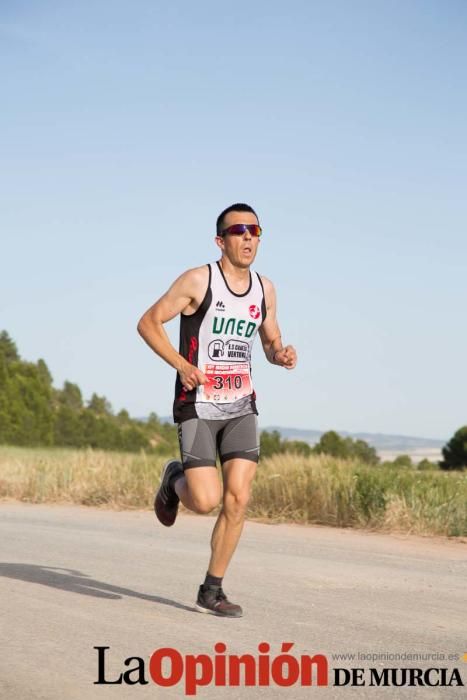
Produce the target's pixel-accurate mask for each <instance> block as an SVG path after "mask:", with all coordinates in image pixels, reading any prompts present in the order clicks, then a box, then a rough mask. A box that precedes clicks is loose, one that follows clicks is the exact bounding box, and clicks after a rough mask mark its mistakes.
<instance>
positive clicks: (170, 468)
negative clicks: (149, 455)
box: [154, 459, 183, 527]
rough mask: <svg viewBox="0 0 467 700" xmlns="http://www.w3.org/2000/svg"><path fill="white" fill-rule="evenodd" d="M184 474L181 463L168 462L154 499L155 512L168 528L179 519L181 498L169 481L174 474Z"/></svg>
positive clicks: (172, 460)
mask: <svg viewBox="0 0 467 700" xmlns="http://www.w3.org/2000/svg"><path fill="white" fill-rule="evenodd" d="M178 473H179V474H183V467H182V464H181V462H178V461H177V460H176V459H171V460H170V462H167V464H166V465H165V467H164V469H163V470H162V474H161V485H160V486H159V490H158V492H157V493H156V498H155V499H154V511H155V513H156V515H157V517H158V519H159V520H160V522H161V523H162V525H165V526H166V527H170V526H171V525H173V524H174V522H175V518H176V517H177V512H178V504H179V502H180V499H179V497H178V496H177V494H176V493H175V491H174V490H173V488H171V486H170V485H169V481H170V479H171V478H172V476H173V475H174V474H178Z"/></svg>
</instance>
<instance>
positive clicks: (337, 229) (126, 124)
mask: <svg viewBox="0 0 467 700" xmlns="http://www.w3.org/2000/svg"><path fill="white" fill-rule="evenodd" d="M466 74H467V4H466V3H465V2H464V1H463V0H448V1H446V2H442V1H441V0H439V1H437V2H433V1H431V0H423V1H422V0H412V1H411V2H409V3H407V2H405V1H402V0H400V1H399V0H393V1H389V0H387V1H382V0H380V1H378V0H377V1H374V0H367V1H358V0H354V1H353V2H347V1H346V0H341V1H338V2H328V1H326V2H325V1H324V0H323V1H321V2H309V1H307V2H305V1H298V0H289V2H276V1H272V2H271V1H268V2H265V1H258V2H254V1H251V0H249V2H244V1H243V0H241V1H238V0H237V1H236V2H235V3H232V2H229V3H224V2H219V0H216V2H214V1H206V0H200V1H198V2H191V1H188V0H185V1H176V0H174V1H169V0H165V1H153V0H151V1H149V0H136V2H122V1H118V0H117V1H115V0H112V1H110V0H103V1H102V2H97V3H96V2H90V1H89V0H81V1H80V2H79V3H70V2H66V3H63V2H59V1H58V0H55V1H53V2H52V1H51V0H44V1H43V2H41V3H28V2H25V1H23V0H17V1H15V2H13V3H2V4H1V8H0V86H1V88H0V89H1V93H0V94H1V109H0V155H1V163H2V167H1V174H0V232H1V268H0V269H1V275H0V329H2V328H4V329H6V330H7V331H8V332H9V333H10V335H11V336H12V337H13V338H14V340H15V341H16V343H17V344H18V347H19V350H20V353H21V355H22V356H23V357H24V358H26V359H29V360H34V361H36V360H37V359H38V358H39V357H42V358H44V359H45V360H46V362H47V364H48V366H49V368H50V370H51V372H52V375H53V377H54V382H55V384H56V385H57V386H60V385H61V384H62V383H63V381H64V380H65V379H68V380H70V381H74V382H76V383H78V384H79V385H80V387H81V388H82V390H83V393H84V395H85V397H86V398H89V397H90V394H91V392H93V391H96V392H97V393H99V394H104V395H105V396H107V397H108V398H109V400H110V401H111V403H112V405H113V407H114V408H115V410H119V409H120V408H123V407H125V408H127V409H128V410H129V411H130V413H131V414H132V415H134V416H144V415H146V414H147V413H149V411H151V410H154V411H156V412H157V413H158V414H159V415H168V414H170V413H171V405H172V397H173V385H174V379H175V375H174V371H173V370H172V369H171V368H170V367H169V366H168V365H166V364H165V363H164V362H163V361H161V360H159V359H158V358H157V357H156V356H155V355H154V354H153V353H152V352H151V350H150V349H149V348H148V347H147V346H146V345H145V344H144V342H143V341H142V340H141V338H140V337H139V336H138V335H137V332H136V324H137V321H138V319H139V317H140V316H141V314H142V313H143V312H144V311H145V310H146V308H147V307H148V306H150V305H151V304H152V303H153V302H154V301H155V300H156V299H157V298H158V297H159V296H160V295H161V294H162V293H163V292H164V291H165V289H166V288H167V287H168V286H169V284H170V283H171V281H172V280H173V279H174V278H175V277H176V276H178V275H179V274H180V273H181V272H182V271H184V270H185V269H187V268H189V267H194V266H196V265H201V264H203V263H205V262H208V261H212V260H215V259H216V258H217V250H218V249H217V248H216V247H215V244H214V240H213V239H214V223H215V219H216V217H217V214H218V213H219V211H220V210H221V209H223V208H224V207H225V206H227V205H229V204H231V203H232V202H234V201H246V202H249V203H250V204H252V205H253V206H254V207H255V208H256V209H257V211H258V213H259V215H260V219H261V223H262V225H263V229H264V231H265V233H264V236H263V239H262V241H261V246H260V252H259V254H258V256H257V259H256V262H255V269H257V270H258V271H259V272H260V273H263V274H265V275H266V276H268V277H269V278H270V279H272V280H273V282H274V283H275V286H276V289H277V293H278V313H279V322H280V324H281V328H282V331H283V338H284V340H285V341H286V342H287V343H292V344H294V345H295V346H296V348H297V351H298V353H299V365H298V367H297V369H296V370H295V371H293V372H287V371H286V370H282V369H279V368H277V367H273V366H271V365H270V364H269V363H267V362H266V361H265V359H264V357H263V356H262V352H261V350H260V348H259V340H258V341H257V343H258V347H257V348H256V349H255V352H254V367H253V371H254V380H255V385H256V390H257V394H258V406H259V410H260V421H261V424H262V425H263V426H266V425H270V424H279V425H283V426H290V427H301V428H318V429H323V430H326V429H330V428H335V429H338V430H350V431H371V432H385V433H401V434H407V435H420V436H425V437H439V438H448V437H450V436H451V435H452V433H453V432H454V431H455V430H456V429H457V428H458V427H460V426H461V425H464V424H465V423H466V422H467V411H466V397H467V373H466V346H467V323H466V307H467V304H466V302H467V289H466V288H467V274H466V273H467V269H466V268H467V264H466V260H467V232H466V222H467V197H466V192H467V158H466V156H467V153H466V150H467V148H466V144H467V138H466V137H467V91H466ZM169 333H170V336H171V338H172V340H173V342H175V343H177V339H178V324H177V322H172V323H171V324H170V327H169Z"/></svg>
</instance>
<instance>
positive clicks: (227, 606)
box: [195, 585, 243, 617]
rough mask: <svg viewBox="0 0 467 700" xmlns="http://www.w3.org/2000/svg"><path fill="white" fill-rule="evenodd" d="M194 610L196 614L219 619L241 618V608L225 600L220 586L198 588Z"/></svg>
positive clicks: (225, 597)
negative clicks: (215, 616)
mask: <svg viewBox="0 0 467 700" xmlns="http://www.w3.org/2000/svg"><path fill="white" fill-rule="evenodd" d="M195 608H196V610H198V612H202V613H208V614H209V615H219V616H220V617H242V615H243V610H242V609H241V607H240V606H239V605H236V604H235V603H231V602H230V600H227V596H226V595H225V593H224V591H223V590H222V588H221V587H220V586H204V585H202V586H200V587H199V591H198V599H197V601H196V603H195Z"/></svg>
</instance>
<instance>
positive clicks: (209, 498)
mask: <svg viewBox="0 0 467 700" xmlns="http://www.w3.org/2000/svg"><path fill="white" fill-rule="evenodd" d="M174 490H175V493H176V494H177V496H178V497H179V499H180V501H181V502H182V503H183V505H184V506H185V508H188V510H192V511H194V512H195V513H210V512H211V510H213V508H215V507H216V506H217V505H218V504H219V501H220V499H221V484H220V481H219V477H218V475H217V469H216V467H192V468H189V469H185V472H184V476H182V477H180V478H179V479H177V481H176V482H175V484H174Z"/></svg>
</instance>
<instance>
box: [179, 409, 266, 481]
mask: <svg viewBox="0 0 467 700" xmlns="http://www.w3.org/2000/svg"><path fill="white" fill-rule="evenodd" d="M178 441H179V443H180V455H181V459H182V462H183V468H184V469H190V468H191V467H215V466H216V453H218V454H219V459H220V461H221V464H224V462H226V461H227V460H229V459H233V458H234V457H239V458H241V459H249V460H250V461H252V462H258V460H259V432H258V418H257V417H256V414H255V413H249V414H248V415H246V416H240V417H238V418H229V419H227V420H207V419H205V418H189V419H188V420H185V421H183V422H182V423H179V424H178Z"/></svg>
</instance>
